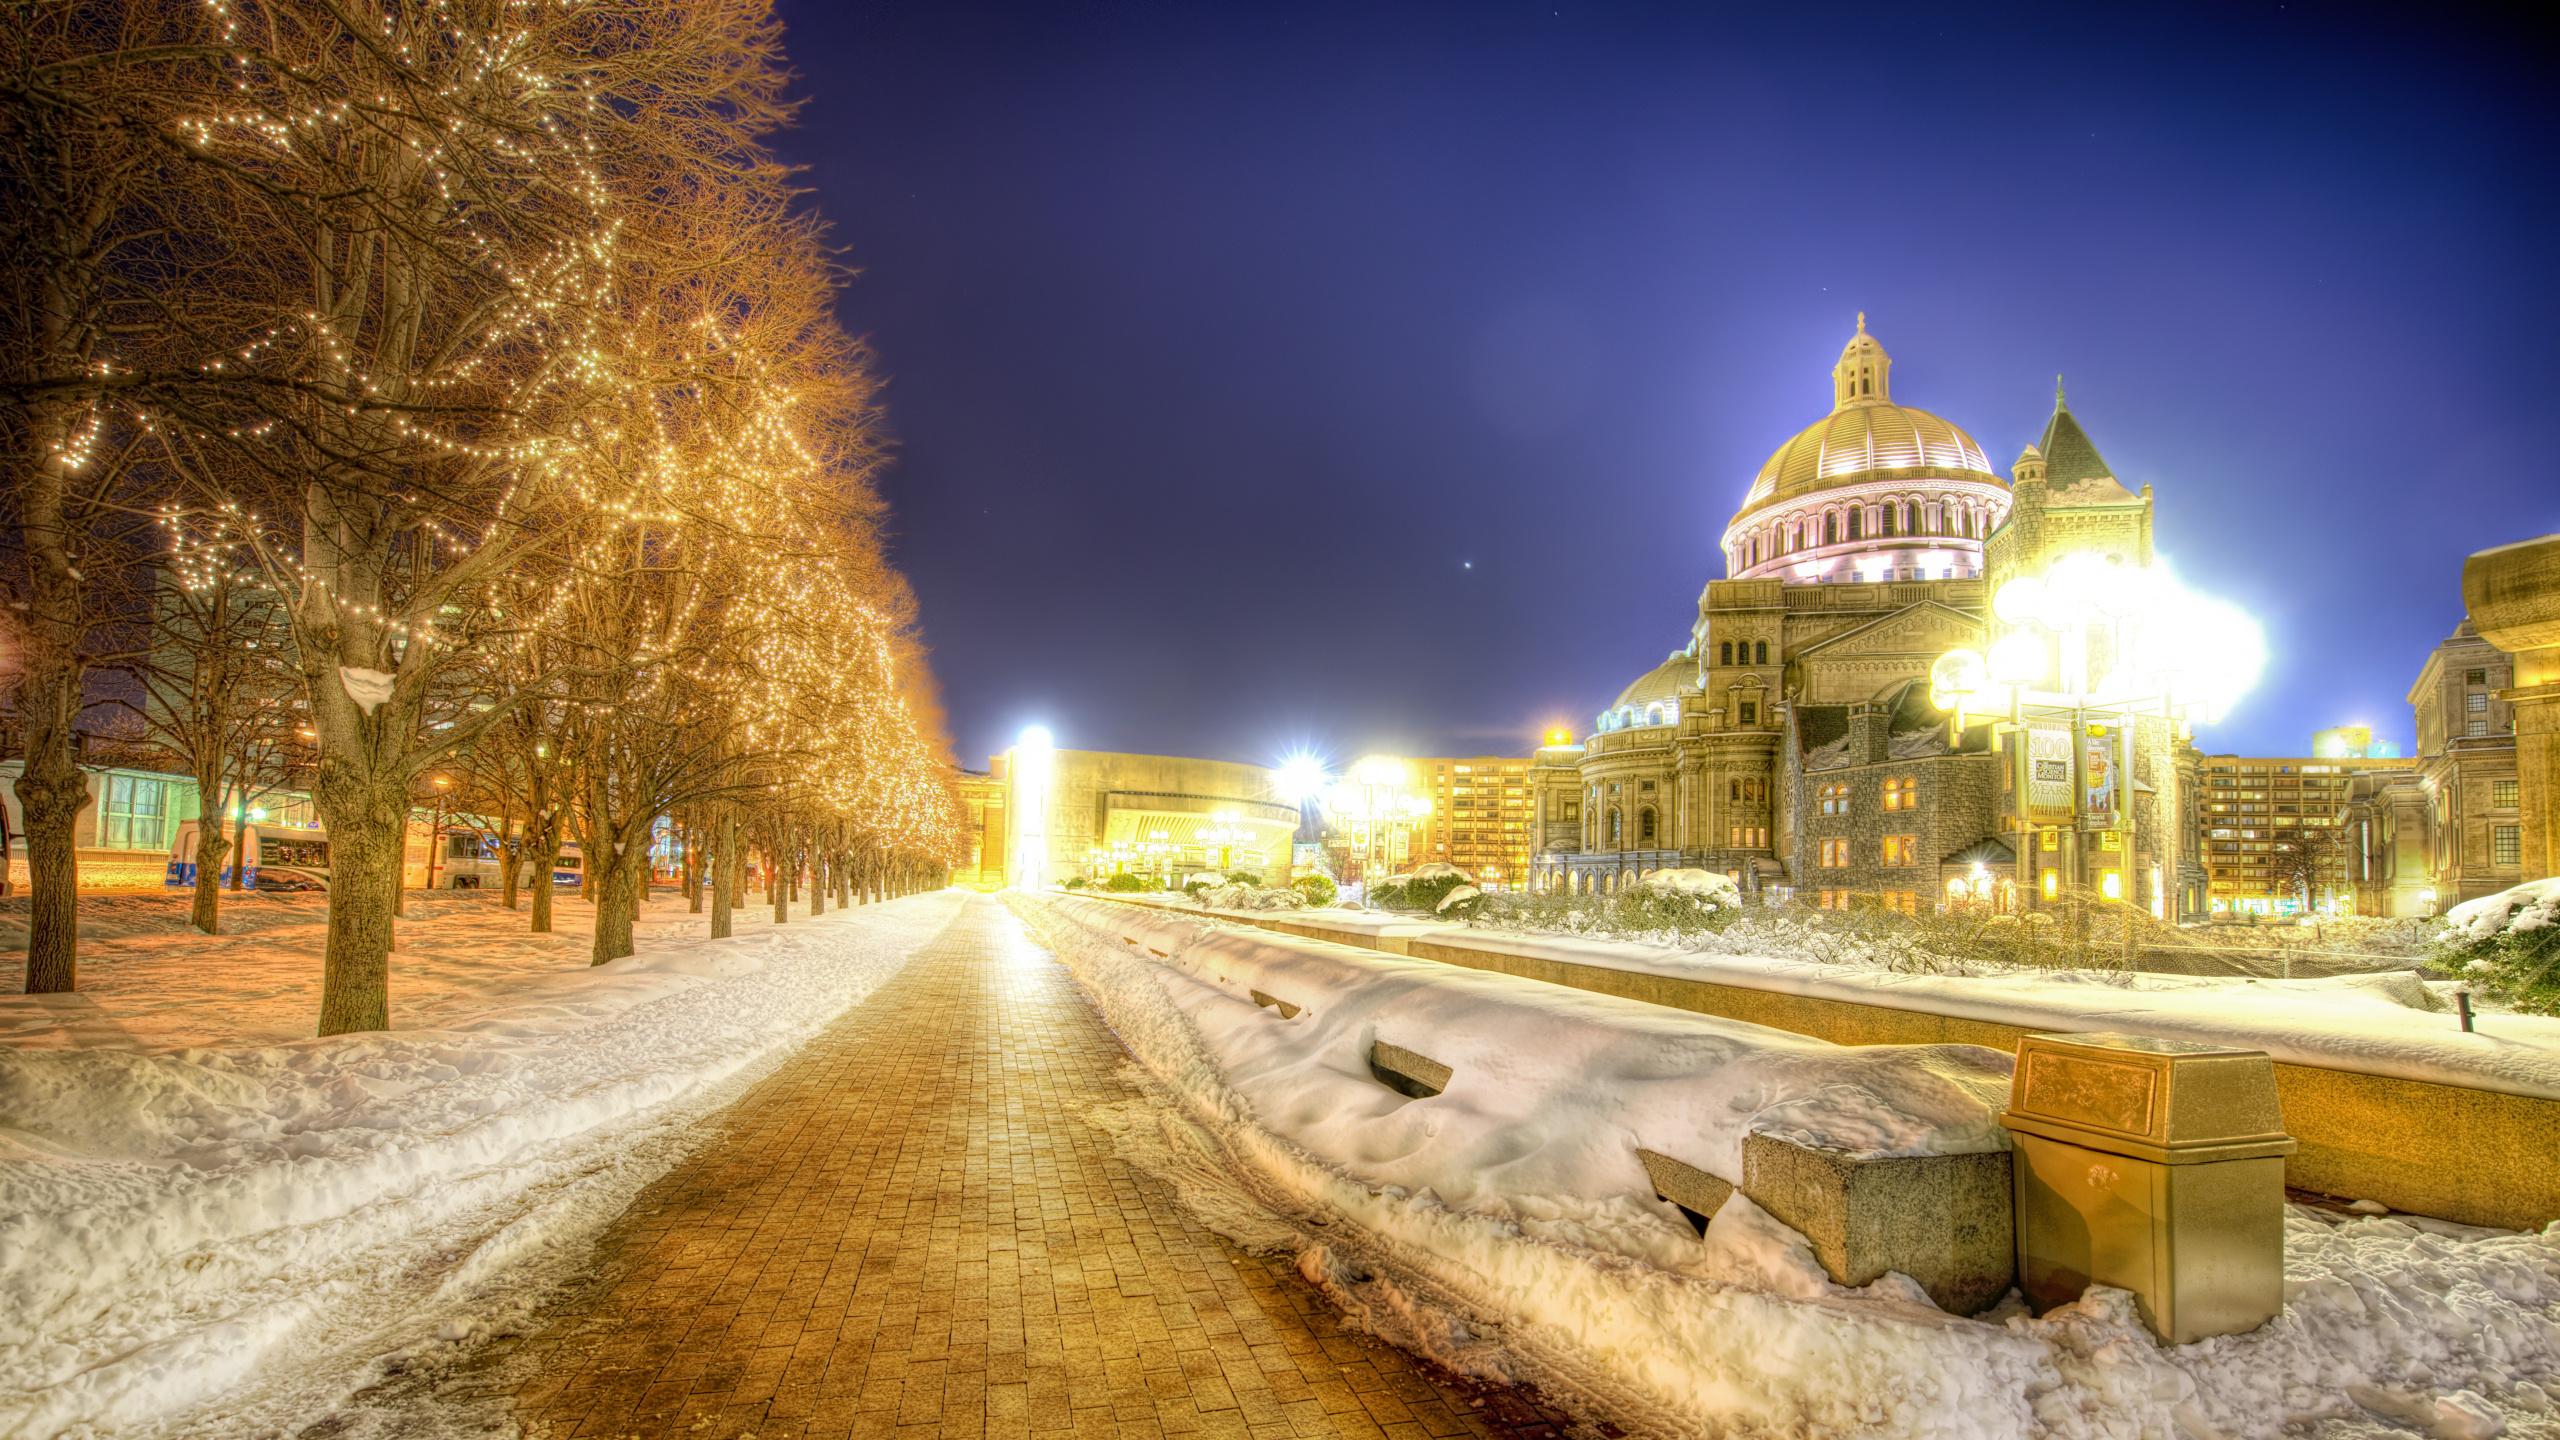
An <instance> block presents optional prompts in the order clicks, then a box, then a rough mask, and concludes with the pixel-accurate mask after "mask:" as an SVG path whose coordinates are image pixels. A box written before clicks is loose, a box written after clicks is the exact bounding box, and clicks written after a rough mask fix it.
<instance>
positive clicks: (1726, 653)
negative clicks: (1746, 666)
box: [1716, 640, 1733, 665]
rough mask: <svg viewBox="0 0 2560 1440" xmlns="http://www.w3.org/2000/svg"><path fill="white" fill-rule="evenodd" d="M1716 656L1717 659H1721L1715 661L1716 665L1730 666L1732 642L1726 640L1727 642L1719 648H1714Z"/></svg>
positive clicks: (1731, 661)
mask: <svg viewBox="0 0 2560 1440" xmlns="http://www.w3.org/2000/svg"><path fill="white" fill-rule="evenodd" d="M1716 654H1717V655H1718V656H1719V657H1721V658H1719V659H1718V660H1717V661H1716V663H1717V664H1719V665H1730V664H1732V663H1733V642H1732V641H1730V640H1727V641H1725V642H1724V643H1723V644H1722V645H1720V646H1718V647H1716Z"/></svg>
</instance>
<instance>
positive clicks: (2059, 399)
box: [2036, 375, 2116, 488]
mask: <svg viewBox="0 0 2560 1440" xmlns="http://www.w3.org/2000/svg"><path fill="white" fill-rule="evenodd" d="M2036 449H2038V450H2039V451H2042V452H2043V454H2044V473H2045V478H2046V479H2047V480H2049V481H2051V482H2052V483H2053V484H2054V486H2055V487H2056V488H2060V487H2062V486H2065V485H2076V484H2078V483H2080V482H2081V481H2083V480H2094V479H2096V478H2097V477H2099V476H2101V475H2104V476H2108V477H2109V478H2113V476H2114V475H2115V473H2116V472H2115V467H2113V466H2111V465H2109V464H2108V463H2107V457H2105V456H2104V455H2101V454H2099V453H2098V447H2097V446H2096V445H2094V444H2091V443H2090V440H2089V432H2087V431H2085V430H2083V429H2081V428H2080V422H2079V421H2078V420H2076V419H2073V418H2072V415H2071V403H2070V402H2069V401H2067V400H2065V399H2064V398H2063V396H2062V377H2061V376H2059V375H2056V376H2054V377H2053V418H2052V419H2050V420H2047V421H2045V422H2044V441H2043V443H2041V444H2039V445H2037V446H2036Z"/></svg>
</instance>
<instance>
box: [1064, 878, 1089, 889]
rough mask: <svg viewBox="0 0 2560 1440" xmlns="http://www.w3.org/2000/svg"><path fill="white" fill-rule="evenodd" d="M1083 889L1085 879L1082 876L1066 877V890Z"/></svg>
mask: <svg viewBox="0 0 2560 1440" xmlns="http://www.w3.org/2000/svg"><path fill="white" fill-rule="evenodd" d="M1084 887H1085V878H1084V877H1083V876H1081V875H1070V876H1068V877H1067V885H1066V888H1068V889H1070V890H1081V889H1083V888H1084Z"/></svg>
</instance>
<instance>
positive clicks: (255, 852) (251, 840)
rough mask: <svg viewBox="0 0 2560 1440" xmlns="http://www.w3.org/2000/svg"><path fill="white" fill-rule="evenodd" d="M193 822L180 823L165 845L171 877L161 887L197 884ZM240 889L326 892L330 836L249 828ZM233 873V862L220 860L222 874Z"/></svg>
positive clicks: (270, 826) (266, 825)
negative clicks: (172, 837) (223, 870)
mask: <svg viewBox="0 0 2560 1440" xmlns="http://www.w3.org/2000/svg"><path fill="white" fill-rule="evenodd" d="M197 829H198V826H197V822H195V821H193V820H185V821H181V822H179V824H178V835H177V838H176V839H175V840H173V841H171V842H170V844H169V876H168V879H167V881H166V882H165V883H166V884H167V886H168V888H169V889H172V890H192V889H194V888H195V884H196V831H197ZM241 851H242V855H243V858H242V860H241V876H240V883H241V885H242V886H243V887H244V888H246V889H251V890H267V891H288V890H326V889H328V888H329V832H327V831H326V830H321V829H317V828H313V829H304V828H302V827H301V826H298V825H278V824H275V823H273V822H272V821H270V822H263V823H252V824H251V825H250V826H249V827H248V829H247V830H246V831H245V832H244V833H243V834H242V836H241ZM230 868H231V857H229V856H225V857H224V859H223V869H225V870H226V871H227V870H229V869H230Z"/></svg>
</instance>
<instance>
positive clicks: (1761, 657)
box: [1751, 640, 1769, 665]
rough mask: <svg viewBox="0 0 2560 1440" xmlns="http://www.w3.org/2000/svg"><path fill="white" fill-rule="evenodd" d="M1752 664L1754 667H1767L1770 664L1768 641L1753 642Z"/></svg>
mask: <svg viewBox="0 0 2560 1440" xmlns="http://www.w3.org/2000/svg"><path fill="white" fill-rule="evenodd" d="M1751 663H1752V664H1754V665H1766V664H1768V663H1769V642H1768V641H1766V640H1754V641H1752V642H1751Z"/></svg>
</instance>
